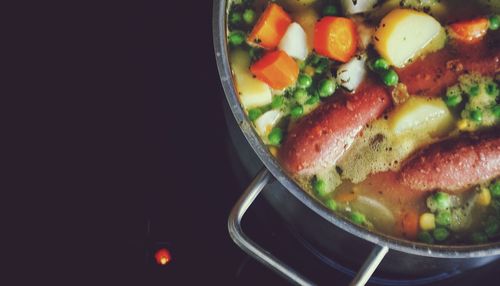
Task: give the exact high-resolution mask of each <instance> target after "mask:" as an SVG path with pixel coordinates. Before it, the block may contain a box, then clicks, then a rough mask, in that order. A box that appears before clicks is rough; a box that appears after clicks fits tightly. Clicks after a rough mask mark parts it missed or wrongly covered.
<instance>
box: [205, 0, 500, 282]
mask: <svg viewBox="0 0 500 286" xmlns="http://www.w3.org/2000/svg"><path fill="white" fill-rule="evenodd" d="M227 2H228V1H227V0H215V1H214V10H213V38H214V47H215V55H216V59H217V66H218V70H219V74H220V79H221V82H222V85H223V88H224V92H225V94H226V98H227V102H228V104H229V107H230V109H231V111H232V113H233V115H234V120H235V121H234V122H235V123H236V124H237V125H238V126H239V129H240V130H241V131H242V133H243V135H244V137H245V138H246V141H247V142H244V143H243V145H240V146H239V148H248V147H247V146H245V145H249V146H251V148H252V150H253V152H252V154H250V156H254V154H255V155H257V157H258V158H259V160H260V162H262V164H263V166H264V168H263V169H262V170H261V171H260V172H259V173H258V175H257V176H256V177H255V179H254V180H253V182H252V183H251V184H250V186H249V187H248V188H247V189H246V191H245V192H244V194H243V195H242V197H241V198H240V200H239V201H238V203H237V204H236V205H235V207H234V209H233V211H232V213H231V215H230V217H229V221H228V226H229V232H230V234H231V236H232V238H233V240H234V241H235V243H236V244H238V245H239V246H240V247H241V248H242V249H243V250H244V251H246V252H247V253H248V254H249V255H251V256H253V257H254V258H256V259H257V260H259V261H261V262H262V263H264V264H266V265H267V266H269V267H270V268H272V269H273V270H275V271H277V272H278V273H279V274H281V275H283V276H284V277H286V278H288V279H289V280H290V281H292V282H295V283H297V284H302V285H310V284H313V283H312V282H311V281H310V280H308V279H307V278H305V277H303V276H301V275H300V274H299V273H298V272H296V271H294V270H293V269H291V268H289V267H288V266H287V265H285V264H284V263H283V262H281V261H280V260H279V259H277V258H276V257H274V256H273V255H272V254H270V253H268V252H267V251H265V250H264V249H262V248H261V247H260V246H258V245H257V244H255V243H254V242H253V241H252V240H251V239H250V238H248V237H247V236H246V235H245V234H244V232H243V230H242V228H241V224H240V222H241V219H242V217H243V215H244V214H245V212H246V210H247V209H248V207H250V205H251V204H252V202H253V200H254V199H255V198H256V197H257V196H258V195H259V193H260V192H261V191H262V190H263V189H264V188H265V187H266V186H268V187H267V188H266V191H265V192H263V195H264V196H265V197H266V199H267V200H268V201H269V202H270V204H271V205H272V206H273V207H274V208H275V209H276V211H277V212H278V213H279V214H280V215H281V216H282V218H283V219H284V220H285V221H286V222H287V223H288V224H289V225H290V226H291V228H293V229H294V230H295V231H296V232H297V233H298V234H300V236H302V237H303V238H304V239H306V240H307V241H308V242H310V243H312V244H314V245H315V246H317V247H318V248H320V249H321V251H322V252H323V253H324V254H325V255H327V256H329V255H331V256H337V257H343V258H344V260H345V261H347V262H348V263H353V264H354V265H356V264H357V265H359V264H360V262H362V261H364V263H363V265H362V266H361V267H360V270H359V272H358V274H357V275H356V277H355V278H354V280H353V282H352V284H353V285H363V284H365V283H366V282H367V281H368V279H369V278H370V276H371V275H372V273H373V272H374V271H375V269H377V267H378V268H379V271H382V272H384V273H392V274H403V275H411V276H421V275H436V274H439V273H450V272H454V271H463V270H467V269H471V268H475V267H479V266H482V265H485V264H487V263H490V262H493V261H495V260H497V259H499V258H500V242H496V243H488V244H481V245H470V246H443V245H431V244H424V243H418V242H413V241H407V240H403V239H399V238H396V237H390V236H387V235H384V234H381V233H375V232H371V231H368V230H367V229H365V228H362V227H359V226H357V225H355V224H353V223H351V222H350V221H348V220H346V219H344V218H343V217H341V216H338V215H336V214H335V213H332V212H330V211H329V210H328V209H327V208H326V207H324V206H323V205H322V204H321V203H319V202H318V201H317V200H315V199H314V198H312V197H311V196H310V195H308V194H307V193H306V192H304V191H303V190H302V189H301V188H300V186H299V185H297V183H295V182H294V181H293V180H292V179H291V177H290V176H288V175H287V173H286V172H285V171H284V170H283V169H282V168H281V166H280V164H279V162H277V161H276V159H275V158H274V157H273V156H272V155H271V154H270V153H269V151H268V149H267V147H266V146H265V145H264V144H263V143H262V141H261V140H260V138H259V136H258V135H257V134H256V132H255V131H254V129H253V128H252V125H251V123H250V121H249V120H248V118H247V117H246V115H245V112H244V111H243V109H242V107H241V105H240V103H239V101H238V98H237V95H236V90H235V87H234V84H233V79H232V74H231V69H230V65H229V59H228V50H227V42H226V39H227V35H226V32H227V29H226V18H227V17H226V10H227ZM260 162H259V163H260ZM253 168H255V164H254V166H253ZM279 190H281V191H279Z"/></svg>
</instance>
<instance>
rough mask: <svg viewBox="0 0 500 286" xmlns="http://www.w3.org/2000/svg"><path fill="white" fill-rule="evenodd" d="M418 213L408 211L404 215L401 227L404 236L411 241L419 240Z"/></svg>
mask: <svg viewBox="0 0 500 286" xmlns="http://www.w3.org/2000/svg"><path fill="white" fill-rule="evenodd" d="M418 220H419V217H418V213H416V212H414V211H408V212H407V213H405V214H404V215H403V218H402V221H401V226H402V232H403V235H404V236H405V237H407V238H409V239H415V238H417V233H418V227H419V226H418Z"/></svg>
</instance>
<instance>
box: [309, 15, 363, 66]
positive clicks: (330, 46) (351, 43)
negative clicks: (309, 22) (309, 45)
mask: <svg viewBox="0 0 500 286" xmlns="http://www.w3.org/2000/svg"><path fill="white" fill-rule="evenodd" d="M357 47H358V34H357V31H356V24H355V23H354V22H353V21H352V20H351V19H349V18H343V17H324V18H322V19H321V20H320V21H318V23H316V26H315V28H314V50H315V51H316V52H317V53H319V54H320V55H323V56H326V57H329V58H331V59H333V60H337V61H340V62H344V63H345V62H347V61H349V60H350V59H351V58H352V57H353V56H354V54H355V53H356V49H357Z"/></svg>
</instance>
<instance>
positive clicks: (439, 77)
mask: <svg viewBox="0 0 500 286" xmlns="http://www.w3.org/2000/svg"><path fill="white" fill-rule="evenodd" d="M488 46H489V45H488V44H487V43H479V44H476V45H462V46H448V47H446V48H444V49H442V50H440V51H438V52H435V53H432V54H429V55H427V56H426V57H425V58H423V59H419V60H417V61H415V62H414V63H412V64H410V65H408V66H407V67H405V68H402V69H397V73H398V75H399V78H400V81H401V82H402V83H404V84H405V85H406V87H407V89H408V93H409V94H413V95H426V96H439V95H442V94H443V93H444V92H446V88H447V87H449V86H450V85H453V84H455V83H456V82H457V81H458V77H459V76H460V75H462V74H464V73H468V72H476V73H479V74H482V75H494V74H495V73H497V72H498V71H500V49H499V48H498V47H493V48H491V47H488Z"/></svg>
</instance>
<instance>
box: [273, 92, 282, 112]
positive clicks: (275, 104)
mask: <svg viewBox="0 0 500 286" xmlns="http://www.w3.org/2000/svg"><path fill="white" fill-rule="evenodd" d="M284 102H285V98H284V97H283V96H281V95H277V96H275V97H274V98H273V101H272V102H271V108H272V109H278V108H281V107H282V106H283V103H284Z"/></svg>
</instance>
